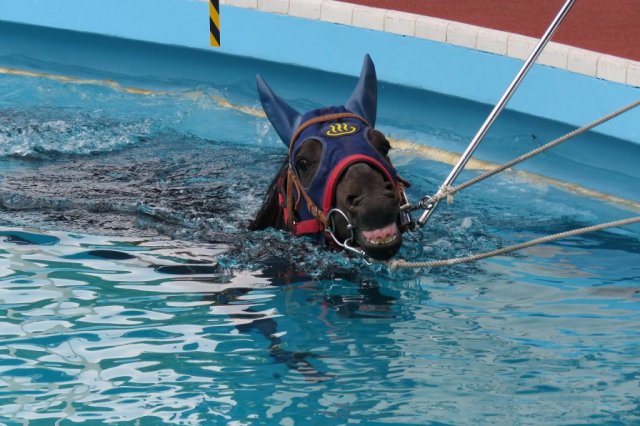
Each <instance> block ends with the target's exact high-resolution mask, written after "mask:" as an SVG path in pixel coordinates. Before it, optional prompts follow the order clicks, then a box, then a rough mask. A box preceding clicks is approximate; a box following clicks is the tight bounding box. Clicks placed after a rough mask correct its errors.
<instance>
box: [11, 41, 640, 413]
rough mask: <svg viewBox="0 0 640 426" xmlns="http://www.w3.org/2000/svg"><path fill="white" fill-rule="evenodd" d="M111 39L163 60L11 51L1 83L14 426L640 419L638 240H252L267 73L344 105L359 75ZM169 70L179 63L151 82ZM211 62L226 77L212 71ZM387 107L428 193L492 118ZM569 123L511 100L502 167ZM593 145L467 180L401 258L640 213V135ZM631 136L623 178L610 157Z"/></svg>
mask: <svg viewBox="0 0 640 426" xmlns="http://www.w3.org/2000/svg"><path fill="white" fill-rule="evenodd" d="M58 36H59V37H72V35H68V34H63V35H61V34H60V33H58ZM95 41H96V43H98V42H99V41H100V40H98V39H96V40H95ZM103 42H105V44H107V45H110V46H112V47H113V46H119V47H122V46H125V47H126V48H127V49H126V51H128V52H130V53H129V54H131V55H132V56H134V55H135V54H136V52H137V53H139V54H141V55H142V53H143V52H144V53H146V54H147V55H148V56H141V57H144V58H151V59H149V61H150V62H147V63H146V64H142V65H141V66H140V68H139V69H140V70H142V71H140V74H135V73H133V72H131V73H129V72H127V73H121V74H118V73H115V72H113V71H105V70H104V69H102V68H100V67H98V66H91V67H89V66H87V67H80V66H76V67H71V66H68V65H65V64H60V63H56V62H54V61H51V62H46V61H39V60H34V59H33V58H25V57H16V56H10V57H3V58H2V60H3V64H4V65H7V64H10V65H11V66H12V68H13V69H16V70H18V71H15V72H12V73H5V74H3V75H0V88H1V92H2V93H3V94H4V95H3V98H2V99H1V100H0V111H2V115H1V117H0V155H1V157H0V172H1V173H2V180H0V185H1V186H0V203H1V205H2V206H3V208H2V210H1V211H0V257H1V258H2V261H1V262H0V283H1V284H0V301H1V303H2V309H1V310H0V322H1V323H2V324H1V325H2V326H1V327H0V333H1V334H2V336H1V340H0V341H1V343H0V371H1V373H0V400H1V402H2V404H0V406H1V408H0V419H2V422H4V423H7V424H19V423H23V422H24V421H25V420H30V421H31V422H32V423H33V424H51V423H52V422H53V421H54V420H60V423H61V424H71V423H72V422H77V421H82V420H84V421H88V422H90V423H91V422H93V423H94V424H102V423H105V422H120V423H126V422H130V423H132V424H133V423H136V422H139V423H142V424H216V423H220V424H284V425H288V424H336V425H337V424H385V423H390V424H477V423H480V422H482V423H494V424H550V423H551V424H558V423H560V424H576V423H579V424H633V423H635V422H637V421H638V420H639V417H640V413H639V412H638V406H639V405H640V401H639V397H638V375H639V374H640V363H638V361H637V353H638V350H639V349H640V348H639V346H640V336H639V333H638V330H637V323H638V320H639V319H640V310H639V309H638V306H639V305H638V290H637V288H638V283H639V282H640V281H639V280H640V278H639V276H640V274H639V266H638V255H639V254H640V241H639V238H640V228H639V227H637V226H636V227H628V228H624V229H618V230H612V231H608V232H598V233H594V234H590V235H586V236H583V237H579V238H572V239H568V240H565V241H560V242H558V243H554V244H549V245H545V246H541V247H537V248H532V249H528V250H525V251H523V252H521V253H519V254H517V255H513V256H508V257H500V258H493V259H490V260H487V261H483V262H479V263H476V264H471V265H464V266H458V267H454V268H449V269H433V270H422V271H417V272H414V271H401V272H398V271H390V270H388V269H387V268H386V267H384V266H380V265H375V266H373V267H367V266H365V265H362V264H361V263H360V262H358V261H356V260H353V259H349V258H346V257H344V256H342V255H340V254H335V253H328V252H325V251H323V250H321V249H318V248H317V247H314V246H313V245H311V244H309V243H308V242H306V241H304V240H297V239H292V238H291V237H289V236H288V235H284V234H281V233H277V232H264V233H247V232H245V231H244V230H243V229H244V226H245V225H246V221H247V220H248V219H250V218H251V214H252V213H253V212H254V211H255V209H256V208H257V206H258V204H259V202H260V200H261V197H262V191H263V190H264V188H265V187H266V185H267V184H268V182H269V180H270V178H271V176H272V173H274V172H275V170H276V168H277V167H278V165H279V163H280V162H281V161H282V157H283V155H284V152H285V149H284V147H283V146H282V145H281V143H280V142H279V141H278V140H277V138H276V135H275V133H274V132H273V130H272V129H270V127H269V126H268V124H267V121H266V119H265V118H264V117H263V116H262V115H261V114H260V111H259V108H258V103H257V97H256V94H255V91H254V83H253V75H254V74H255V73H256V71H259V72H261V73H262V74H264V75H265V76H266V77H268V78H269V80H270V83H271V84H272V85H273V86H274V87H277V88H278V89H279V90H278V91H279V92H280V93H281V94H282V95H283V96H285V97H286V98H287V99H290V100H291V101H292V102H293V103H294V105H295V106H297V107H300V109H308V108H313V107H317V106H321V105H323V104H325V103H330V102H334V103H335V102H340V101H342V100H343V99H344V97H345V96H346V95H345V94H346V93H349V91H350V88H351V87H352V85H353V83H354V79H353V78H349V77H345V76H341V75H337V74H330V73H325V72H320V71H315V70H310V69H305V68H297V67H290V66H284V65H277V64H273V63H267V62H261V61H255V60H249V59H243V58H235V59H234V58H230V59H229V61H227V62H225V66H224V67H220V66H219V65H220V62H219V61H213V62H207V59H206V58H205V57H204V56H201V55H200V54H199V53H198V52H194V51H189V50H184V49H174V48H171V47H159V46H154V45H145V44H136V43H129V42H126V43H125V42H121V41H118V40H108V41H104V40H103ZM118 43H123V44H122V45H119V44H118ZM94 46H98V45H97V44H94ZM163 56H164V57H167V58H172V61H166V60H165V61H164V62H163V63H164V64H166V65H167V66H169V63H170V62H173V63H174V68H172V69H171V70H170V71H169V70H167V69H164V70H163V71H162V72H151V71H149V70H150V69H151V68H152V67H151V65H152V64H153V63H154V62H153V58H158V57H163ZM374 60H375V58H374ZM176 64H182V65H183V66H187V65H191V64H199V66H200V68H199V69H197V70H189V71H188V72H187V71H185V72H184V73H181V72H180V71H179V68H180V66H178V65H176ZM214 64H215V65H216V66H217V68H216V73H217V75H218V76H219V79H218V82H217V83H212V82H211V81H210V79H209V78H204V77H202V78H199V76H198V73H201V74H202V75H204V74H206V73H207V71H206V70H207V69H210V68H208V67H210V66H212V65H214ZM173 71H176V72H173ZM187 74H188V76H186V75H187ZM309 81H313V82H314V84H313V85H310V84H309V83H308V82H309ZM380 98H381V103H380V106H379V111H380V117H379V127H380V128H381V129H382V130H383V131H384V132H385V133H386V134H388V135H390V136H391V137H393V138H394V140H396V144H397V145H396V146H397V147H398V149H396V152H395V153H394V154H393V160H394V163H395V164H396V165H398V167H399V170H400V172H401V174H402V175H403V176H404V177H405V178H407V179H408V180H410V181H411V182H412V183H413V187H412V188H411V193H410V195H411V196H413V198H418V197H420V196H422V195H424V194H426V193H430V192H433V190H434V189H435V188H436V186H437V185H438V184H439V183H440V182H441V181H442V179H443V178H444V176H445V175H446V174H447V173H448V172H449V170H450V165H448V164H447V163H446V162H442V161H434V160H431V159H430V158H429V157H428V153H427V154H425V153H424V151H422V150H421V149H419V147H421V146H430V147H437V148H442V149H445V150H448V151H457V150H459V149H461V147H464V146H465V145H466V143H467V141H468V138H469V135H470V134H472V133H473V132H474V131H475V130H476V128H477V125H478V123H480V122H481V121H482V119H483V118H484V115H485V114H486V112H487V107H486V106H484V105H481V104H476V103H473V102H468V101H464V100H461V99H457V98H453V97H447V96H442V95H438V94H435V93H432V92H423V91H416V90H409V89H406V88H403V87H400V86H396V85H393V84H388V83H383V84H382V85H381V95H380ZM567 130H569V127H568V126H566V125H562V124H559V123H555V122H550V121H545V120H540V119H536V118H533V117H531V116H527V115H524V114H518V113H514V112H510V113H507V114H505V115H504V116H503V118H502V119H501V121H500V122H499V123H498V125H497V127H496V129H495V130H494V131H493V132H492V133H491V135H490V137H489V138H488V139H487V141H486V144H484V145H483V148H482V149H483V150H482V151H481V152H480V153H479V154H480V156H481V158H484V159H486V160H488V161H489V160H490V161H501V160H504V159H505V158H504V157H510V156H511V155H510V154H511V153H512V152H513V151H517V150H519V149H523V150H524V149H527V148H530V147H534V146H537V145H538V144H540V143H541V142H546V141H547V140H550V139H551V138H553V137H555V136H558V135H560V134H562V133H565V132H566V131H567ZM402 141H408V143H405V144H403V143H401V142H402ZM514 141H517V143H518V145H517V146H514V143H513V142H514ZM580 143H584V144H585V145H587V146H589V147H591V148H592V149H591V150H586V151H585V152H583V154H582V157H575V156H573V155H574V153H575V150H570V149H568V148H564V149H565V151H563V150H562V149H561V150H560V151H554V152H553V153H549V154H547V155H544V156H543V157H542V158H541V159H539V160H537V161H536V162H533V163H531V164H529V165H528V170H529V171H530V173H529V174H524V175H521V174H516V173H510V174H509V173H508V174H505V175H503V176H500V177H497V178H495V179H493V180H490V181H487V182H486V183H482V184H480V185H478V186H477V187H474V188H472V189H470V190H468V191H466V192H464V193H463V194H461V195H460V196H458V197H457V198H456V201H455V203H454V204H453V205H451V206H442V207H441V209H440V210H439V211H438V212H437V214H436V215H435V216H434V218H433V219H432V222H430V226H429V228H427V229H426V230H425V232H424V236H423V238H424V241H425V245H424V247H422V249H421V250H422V252H421V254H417V255H416V254H415V252H416V250H417V249H416V247H415V246H414V245H411V244H409V245H407V246H406V247H405V248H403V250H402V252H401V256H403V257H406V258H411V257H412V256H418V257H419V258H444V257H451V256H459V255H464V254H468V253H471V252H477V251H483V250H488V249H493V248H496V247H499V246H501V245H504V244H507V243H509V242H512V241H522V240H527V239H530V238H534V237H537V236H542V235H546V234H548V233H551V232H556V231H561V230H565V229H570V228H574V227H578V226H582V225H586V224H592V223H596V222H600V221H605V220H609V219H616V218H619V217H626V216H630V215H631V214H630V208H631V207H630V206H633V204H634V202H635V203H637V189H636V188H637V187H638V183H639V182H638V179H639V177H638V175H637V170H636V169H635V162H634V159H636V158H638V153H639V152H638V150H639V148H638V146H637V145H635V144H633V143H624V141H620V140H614V139H612V138H609V137H605V136H602V135H599V134H589V135H586V136H585V137H584V139H582V140H581V141H580ZM611 144H615V145H616V146H617V147H619V151H617V152H616V153H614V154H613V156H612V157H611V159H610V160H609V161H610V162H611V163H614V164H615V166H616V167H617V169H618V173H617V174H613V173H610V172H609V171H607V172H606V173H605V172H603V171H602V170H600V169H599V168H597V167H593V166H592V165H590V162H589V156H590V155H593V153H594V152H600V150H601V149H603V147H606V146H608V145H611ZM407 146H408V148H406V149H400V148H402V147H407ZM445 157H446V156H445ZM465 173H466V174H465V175H464V176H463V177H465V176H467V177H468V176H471V175H473V174H474V172H473V171H468V172H465ZM532 173H536V174H535V175H534V174H532ZM539 174H541V175H545V176H552V177H554V178H557V179H561V180H563V181H567V182H578V184H583V183H584V184H587V183H588V184H590V186H589V188H592V189H594V190H596V191H598V192H601V193H606V194H613V195H615V196H616V197H618V198H619V199H620V200H627V201H629V203H624V202H622V203H617V204H616V203H612V202H609V201H606V200H604V199H602V198H599V197H598V196H595V195H594V197H589V196H583V195H580V194H579V193H578V192H571V191H570V189H571V188H575V186H571V185H567V186H566V187H558V186H554V185H553V184H551V183H550V181H549V180H545V179H543V178H541V177H540V176H539ZM605 177H606V180H605V179H604V178H605Z"/></svg>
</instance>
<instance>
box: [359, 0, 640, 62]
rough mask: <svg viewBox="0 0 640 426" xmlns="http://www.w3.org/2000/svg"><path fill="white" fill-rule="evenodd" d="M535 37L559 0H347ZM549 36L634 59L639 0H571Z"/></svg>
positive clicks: (639, 44)
mask: <svg viewBox="0 0 640 426" xmlns="http://www.w3.org/2000/svg"><path fill="white" fill-rule="evenodd" d="M347 3H355V4H361V5H366V6H372V7H380V8H384V9H393V10H401V11H404V12H411V13H417V14H420V15H426V16H433V17H437V18H443V19H449V20H452V21H458V22H464V23H467V24H473V25H479V26H482V27H487V28H493V29H497V30H502V31H508V32H512V33H518V34H523V35H527V36H531V37H536V38H538V37H540V36H542V34H543V33H544V31H545V30H546V29H547V27H548V26H549V24H550V23H551V21H552V20H553V18H554V17H555V16H556V14H557V13H558V11H559V10H560V8H561V7H562V5H563V4H564V3H565V0H348V1H347ZM553 41H557V42H559V43H564V44H568V45H571V46H577V47H581V48H584V49H589V50H595V51H597V52H601V53H608V54H610V55H615V56H620V57H623V58H628V59H633V60H635V61H640V0H577V1H576V2H575V4H574V6H573V8H572V9H571V11H569V14H568V15H567V17H566V18H565V20H564V21H563V22H562V24H561V25H560V28H559V29H558V31H557V32H556V34H555V35H554V37H553Z"/></svg>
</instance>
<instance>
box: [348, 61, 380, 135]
mask: <svg viewBox="0 0 640 426" xmlns="http://www.w3.org/2000/svg"><path fill="white" fill-rule="evenodd" d="M344 106H345V107H346V108H347V109H348V110H349V111H352V112H355V113H356V114H360V115H361V116H363V117H364V118H366V119H367V121H369V124H371V126H375V124H376V113H377V110H378V79H377V77H376V68H375V66H374V65H373V61H372V60H371V57H370V56H369V55H365V56H364V62H363V63H362V71H361V72H360V79H359V80H358V84H356V88H355V89H354V90H353V93H352V94H351V97H350V98H349V100H348V101H347V103H346V104H344Z"/></svg>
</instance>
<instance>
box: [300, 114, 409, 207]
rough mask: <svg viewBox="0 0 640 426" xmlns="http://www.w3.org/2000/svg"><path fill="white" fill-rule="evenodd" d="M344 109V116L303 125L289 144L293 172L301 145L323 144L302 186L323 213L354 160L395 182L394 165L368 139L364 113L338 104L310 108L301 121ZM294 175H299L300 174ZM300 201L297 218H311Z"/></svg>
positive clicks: (329, 115)
mask: <svg viewBox="0 0 640 426" xmlns="http://www.w3.org/2000/svg"><path fill="white" fill-rule="evenodd" d="M344 113H347V116H346V117H342V118H338V119H332V118H329V119H328V120H321V121H320V122H317V123H314V124H311V125H309V126H305V127H304V129H303V130H302V132H301V133H300V134H299V135H298V136H297V137H296V139H295V140H293V141H292V144H293V145H292V146H291V148H290V156H289V165H290V167H291V169H292V170H293V171H294V173H296V171H295V170H296V168H295V158H296V153H297V152H298V150H299V149H300V147H301V146H302V145H303V144H304V143H305V142H307V141H308V140H310V139H313V140H317V141H319V142H320V143H321V144H322V157H321V160H320V162H319V164H318V169H317V171H316V173H315V175H314V176H313V178H312V179H311V181H310V182H309V183H308V184H307V186H306V187H305V188H304V190H305V191H306V192H307V194H308V195H309V197H310V198H311V200H312V201H313V202H314V203H315V204H316V205H317V206H318V207H320V208H321V209H322V210H323V211H324V212H325V213H327V212H328V211H329V210H330V209H331V208H332V204H333V198H334V192H335V187H336V184H337V182H338V180H339V179H340V176H341V175H342V173H343V172H344V171H345V169H346V168H347V167H349V166H350V165H351V164H353V163H356V162H364V163H368V164H370V165H371V166H372V167H374V168H375V169H376V170H379V171H380V172H382V173H383V175H384V176H385V178H386V180H388V181H389V182H392V183H393V184H394V186H396V187H397V182H398V181H397V172H396V169H395V168H394V167H393V166H392V165H391V164H390V163H389V161H388V160H387V159H386V158H384V157H383V156H382V155H381V154H380V153H379V152H378V150H377V149H376V148H375V147H374V146H373V145H372V144H371V143H370V141H369V131H370V130H371V129H372V127H371V125H370V124H369V123H368V121H367V120H366V119H365V118H364V117H359V116H358V115H354V114H353V113H352V112H351V111H349V110H348V109H347V108H345V107H344V106H340V107H329V108H321V109H317V110H314V111H310V112H308V113H306V114H305V115H304V116H303V117H302V122H303V123H307V122H309V120H314V119H316V118H322V117H332V116H335V115H336V114H344ZM348 113H352V114H348ZM296 176H297V173H296ZM297 177H298V179H300V176H297ZM301 202H302V203H303V204H304V207H305V208H301V209H300V219H301V220H306V219H311V218H312V215H311V214H310V213H309V209H308V208H306V207H307V206H306V201H305V200H304V199H302V200H301Z"/></svg>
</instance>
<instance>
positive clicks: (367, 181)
mask: <svg viewBox="0 0 640 426" xmlns="http://www.w3.org/2000/svg"><path fill="white" fill-rule="evenodd" d="M257 83H258V93H259V95H260V101H261V103H262V106H263V109H264V111H265V113H266V115H267V118H268V119H269V121H270V122H271V124H272V125H273V127H274V129H275V131H276V132H277V134H278V135H279V137H280V139H282V141H283V142H284V143H285V144H286V145H287V146H288V147H289V156H288V158H287V161H286V163H285V165H284V166H283V168H282V169H281V172H280V174H279V176H278V177H277V178H276V179H274V182H273V183H272V190H270V191H269V194H270V195H269V194H268V196H267V198H268V199H269V198H270V200H267V201H265V204H264V205H263V208H262V209H261V212H260V213H259V214H258V217H257V218H256V221H254V226H253V228H254V229H261V228H265V227H268V226H277V227H281V228H286V229H289V230H290V231H292V232H293V233H294V234H296V235H305V234H315V235H324V234H325V231H326V230H329V231H330V232H329V233H328V234H329V235H330V236H332V237H333V238H330V239H333V240H335V241H336V242H337V243H338V244H339V245H341V246H343V247H345V246H346V248H353V247H355V246H359V248H360V249H361V250H362V251H364V253H365V254H367V255H368V256H369V257H371V258H374V259H388V258H390V257H391V256H393V255H394V254H395V253H396V252H397V251H398V249H399V248H400V246H401V244H402V232H401V231H402V228H403V226H404V225H405V223H404V216H403V214H402V212H401V210H400V206H401V205H402V204H404V203H405V202H406V200H405V199H404V187H405V186H407V185H408V184H407V183H406V182H405V181H403V180H402V179H400V178H399V177H398V174H397V172H396V170H395V168H394V167H393V165H392V164H391V161H390V160H389V157H388V153H389V149H390V148H391V146H390V144H389V141H388V140H387V139H386V137H385V136H384V135H383V134H382V133H381V132H379V131H378V130H375V129H374V126H375V122H376V111H377V78H376V73H375V68H374V65H373V62H372V61H371V58H370V57H369V56H368V55H367V56H365V59H364V63H363V66H362V72H361V74H360V78H359V80H358V83H357V85H356V87H355V89H354V91H353V93H352V94H351V97H350V98H349V99H348V100H347V102H346V103H345V104H344V105H340V106H332V107H327V108H320V109H316V110H312V111H309V112H306V113H304V114H301V113H299V112H298V111H296V110H295V109H294V108H293V107H291V106H290V105H289V104H287V103H286V102H285V101H284V100H283V99H281V98H280V97H278V96H277V95H276V94H275V93H274V92H273V91H272V90H271V88H270V87H269V86H268V85H267V83H266V82H265V81H264V80H263V79H262V78H261V77H260V76H258V77H257ZM276 196H277V197H278V200H279V202H275V201H274V200H273V198H274V197H276ZM267 205H268V207H265V206H267ZM273 208H279V209H280V210H282V213H281V214H277V215H274V214H273V212H272V214H271V215H270V216H269V217H271V218H272V219H271V220H270V221H266V222H265V220H264V217H265V210H268V209H273ZM276 216H277V217H278V219H279V221H280V222H281V223H273V222H275V221H276V219H275V217H276ZM268 222H271V223H268ZM356 251H357V250H356Z"/></svg>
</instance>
